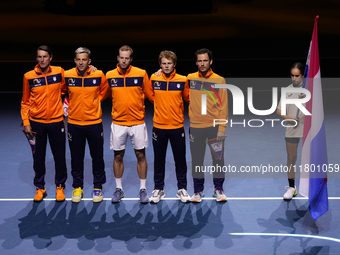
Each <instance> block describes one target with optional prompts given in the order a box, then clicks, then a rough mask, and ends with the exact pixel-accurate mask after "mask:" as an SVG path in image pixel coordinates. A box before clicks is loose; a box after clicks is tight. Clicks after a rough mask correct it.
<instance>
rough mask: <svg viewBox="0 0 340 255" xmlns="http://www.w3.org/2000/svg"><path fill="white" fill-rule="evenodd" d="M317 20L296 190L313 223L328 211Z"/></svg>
mask: <svg viewBox="0 0 340 255" xmlns="http://www.w3.org/2000/svg"><path fill="white" fill-rule="evenodd" d="M318 18H319V16H316V18H315V23H314V30H313V36H312V41H311V43H310V47H309V52H308V57H307V63H306V69H305V78H308V79H306V81H305V86H306V89H308V90H309V91H310V93H311V99H310V100H309V101H308V102H307V104H306V108H307V110H308V111H309V112H310V113H311V114H312V115H306V116H305V124H304V130H303V144H302V156H301V167H302V172H301V176H300V190H299V193H300V194H301V195H302V196H305V197H308V198H309V206H308V207H309V212H310V214H311V216H312V218H313V219H314V220H316V219H318V218H319V217H320V216H322V215H323V214H324V213H326V212H327V211H328V194H327V166H328V159H327V147H326V134H325V123H324V111H323V101H322V86H321V76H320V62H319V48H318V34H317V20H318ZM303 170H305V171H303ZM324 170H326V171H324Z"/></svg>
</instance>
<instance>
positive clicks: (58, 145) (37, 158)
mask: <svg viewBox="0 0 340 255" xmlns="http://www.w3.org/2000/svg"><path fill="white" fill-rule="evenodd" d="M30 124H31V127H32V131H33V132H35V133H36V144H35V153H34V154H33V169H34V172H35V177H34V182H33V183H34V185H35V186H36V187H38V188H39V189H44V188H45V174H46V165H45V159H46V147H47V139H48V142H49V144H50V147H51V151H52V154H53V158H54V167H55V185H56V186H59V185H61V186H62V187H65V182H66V179H67V168H66V160H65V149H66V148H65V144H66V142H65V123H64V121H59V122H55V123H40V122H36V121H32V120H30Z"/></svg>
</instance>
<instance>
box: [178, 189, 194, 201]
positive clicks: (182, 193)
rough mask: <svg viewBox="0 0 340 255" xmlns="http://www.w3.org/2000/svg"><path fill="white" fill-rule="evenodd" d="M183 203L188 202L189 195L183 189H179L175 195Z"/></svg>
mask: <svg viewBox="0 0 340 255" xmlns="http://www.w3.org/2000/svg"><path fill="white" fill-rule="evenodd" d="M176 196H177V197H178V198H179V199H181V201H182V202H183V203H188V202H190V199H191V197H190V196H189V194H188V192H187V191H186V190H185V189H179V190H178V191H177V195H176Z"/></svg>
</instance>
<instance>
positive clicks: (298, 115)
mask: <svg viewBox="0 0 340 255" xmlns="http://www.w3.org/2000/svg"><path fill="white" fill-rule="evenodd" d="M303 72H304V65H303V64H301V63H299V62H297V63H295V64H293V65H292V66H291V68H290V77H291V79H292V84H290V85H289V86H288V87H294V88H301V87H302V85H303ZM285 96H286V98H289V99H298V98H302V97H304V95H303V94H300V93H289V94H288V93H287V94H286V95H285ZM281 101H282V99H281V100H280V103H279V105H278V107H277V111H276V113H277V114H278V115H279V116H280V117H281V118H283V119H285V120H287V121H288V124H287V127H286V134H285V140H286V149H287V168H288V172H287V173H288V184H289V186H288V188H287V192H286V193H285V194H284V195H283V199H287V200H290V199H292V198H293V197H294V196H296V195H297V190H296V187H295V169H296V167H295V164H296V160H297V148H298V145H299V141H300V138H301V137H302V135H303V123H304V114H303V113H302V112H301V111H300V110H299V109H298V107H297V106H296V105H295V104H287V110H286V114H285V115H282V113H281Z"/></svg>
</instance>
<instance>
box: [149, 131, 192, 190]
mask: <svg viewBox="0 0 340 255" xmlns="http://www.w3.org/2000/svg"><path fill="white" fill-rule="evenodd" d="M152 132H153V133H152V145H153V152H154V182H155V189H160V190H161V189H163V188H164V178H165V158H166V149H167V147H168V141H170V144H171V148H172V153H173V156H174V161H175V170H176V177H177V187H178V189H186V188H187V162H186V157H185V152H186V147H185V131H184V128H183V127H182V128H178V129H159V128H155V127H153V129H152Z"/></svg>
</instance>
